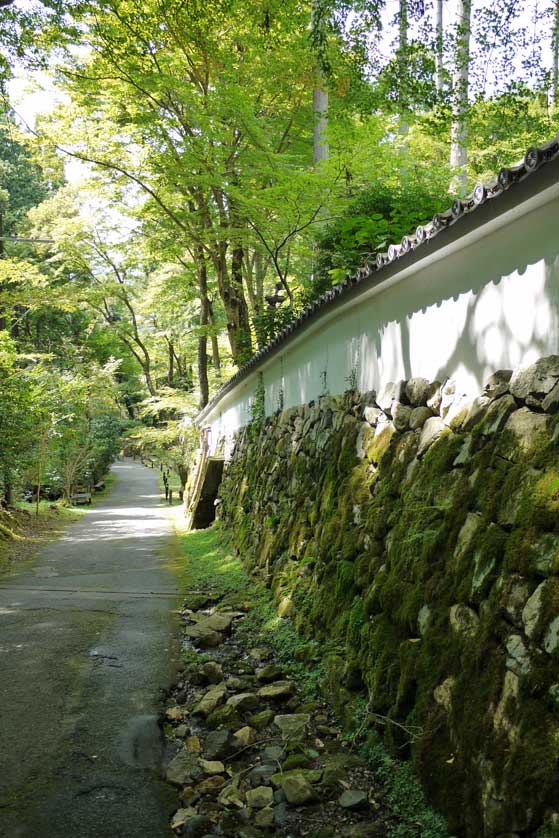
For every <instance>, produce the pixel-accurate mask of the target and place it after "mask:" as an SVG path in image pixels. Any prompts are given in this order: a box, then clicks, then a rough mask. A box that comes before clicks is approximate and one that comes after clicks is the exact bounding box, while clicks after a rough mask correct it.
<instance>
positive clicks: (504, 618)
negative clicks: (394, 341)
mask: <svg viewBox="0 0 559 838" xmlns="http://www.w3.org/2000/svg"><path fill="white" fill-rule="evenodd" d="M558 410H559V356H552V357H550V358H545V359H542V360H541V361H539V362H538V363H537V364H535V365H534V366H532V367H529V368H526V369H523V370H517V371H515V372H514V373H513V374H512V375H511V372H510V371H501V372H497V373H495V375H493V376H492V378H491V379H490V380H489V381H488V383H487V385H486V387H485V389H484V393H483V395H481V396H480V397H479V398H477V399H476V400H475V401H473V402H470V403H465V402H464V401H462V400H460V399H456V398H454V394H453V385H452V382H447V383H446V384H444V385H443V386H441V385H440V384H438V383H437V382H435V383H430V382H428V381H426V380H424V379H412V380H410V381H407V382H406V381H402V382H399V383H397V384H395V385H392V384H391V385H389V386H388V387H386V388H384V390H383V392H381V393H379V394H378V396H377V395H376V394H375V393H367V394H364V395H361V394H358V393H356V392H353V391H350V392H347V393H346V394H345V395H344V396H342V397H331V396H324V397H322V398H321V399H320V400H319V401H317V402H316V403H311V404H309V405H307V406H303V407H298V408H293V409H290V410H288V411H285V412H283V413H281V414H276V415H275V416H273V417H270V418H268V419H266V420H263V421H262V422H260V423H259V424H253V425H252V426H249V427H247V428H245V429H244V430H243V431H241V432H240V434H239V436H238V439H237V442H236V446H235V451H234V455H233V459H232V461H231V463H230V464H229V466H228V469H227V472H226V476H225V479H224V482H223V484H222V489H221V504H220V510H221V517H222V519H223V520H224V522H225V524H226V525H227V526H228V527H229V529H230V532H231V534H232V538H233V540H234V544H235V546H236V548H237V549H238V550H239V551H240V552H241V554H242V555H243V556H244V557H245V558H246V561H247V562H248V563H249V564H250V566H251V567H252V568H254V570H255V571H258V572H260V573H261V574H263V575H264V576H265V578H266V580H267V582H268V583H269V584H270V585H271V587H272V588H273V590H274V592H275V595H276V597H277V600H278V607H279V609H280V613H281V614H282V615H287V616H288V617H290V618H291V619H293V620H294V621H295V622H296V624H297V626H298V627H299V629H300V630H301V631H302V632H303V633H305V634H306V635H307V636H308V637H309V638H313V640H314V641H318V642H319V643H320V644H321V646H322V648H323V651H326V653H327V654H326V664H327V668H326V671H327V675H326V681H325V689H327V690H329V691H330V693H331V695H332V696H333V698H334V700H335V702H336V703H337V706H338V709H339V711H340V712H341V714H342V715H343V714H344V712H345V714H346V716H347V715H348V714H351V713H352V712H353V711H354V709H355V707H356V706H358V704H359V701H358V697H359V696H363V695H364V694H365V695H366V696H367V701H368V704H367V712H368V718H369V721H370V722H371V723H372V724H374V723H375V722H381V723H382V724H381V725H379V730H381V731H382V733H383V735H384V736H385V739H386V741H387V743H388V745H389V746H391V747H394V748H396V749H399V753H400V754H401V753H405V752H406V750H408V751H409V752H410V753H411V756H412V758H413V759H414V761H415V764H416V766H417V769H418V771H419V774H420V776H421V777H422V779H423V781H424V784H425V786H426V788H427V790H428V792H429V794H430V797H431V800H432V801H433V803H434V804H435V805H436V806H438V807H439V808H440V809H441V810H442V811H444V812H445V813H446V814H447V815H448V816H449V818H450V828H451V830H452V831H454V832H455V833H457V834H460V835H467V836H476V837H477V836H480V835H483V836H487V837H488V838H489V836H491V838H493V836H500V835H503V836H504V835H507V836H508V835H509V833H517V832H520V833H522V834H523V835H524V834H531V833H532V832H535V831H536V830H537V829H538V828H539V827H540V826H541V824H542V823H544V822H549V821H550V820H551V822H554V820H559V815H557V812H559V785H558V783H557V776H558V775H557V769H558V766H559V446H558V440H559V421H558V420H559V415H558V414H557V411H558ZM309 648H311V649H312V648H313V644H312V643H310V644H309ZM356 699H357V700H356ZM362 705H363V699H362V698H361V706H362Z"/></svg>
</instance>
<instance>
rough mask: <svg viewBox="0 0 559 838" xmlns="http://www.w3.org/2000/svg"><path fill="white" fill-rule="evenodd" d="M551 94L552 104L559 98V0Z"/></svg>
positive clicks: (554, 17)
mask: <svg viewBox="0 0 559 838" xmlns="http://www.w3.org/2000/svg"><path fill="white" fill-rule="evenodd" d="M551 56H552V57H551V62H552V63H551V95H550V100H551V104H552V105H556V104H557V101H558V98H559V0H555V6H554V9H553V34H552V38H551Z"/></svg>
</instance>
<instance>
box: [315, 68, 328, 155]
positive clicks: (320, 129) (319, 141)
mask: <svg viewBox="0 0 559 838" xmlns="http://www.w3.org/2000/svg"><path fill="white" fill-rule="evenodd" d="M315 79H316V80H315V88H314V90H313V94H312V109H313V114H314V129H313V163H314V165H315V166H318V165H319V163H321V162H322V161H323V160H328V158H329V156H330V148H329V146H328V143H327V142H326V130H327V128H328V89H327V87H326V84H325V82H324V77H323V75H322V73H321V72H320V70H318V69H317V70H316V71H315Z"/></svg>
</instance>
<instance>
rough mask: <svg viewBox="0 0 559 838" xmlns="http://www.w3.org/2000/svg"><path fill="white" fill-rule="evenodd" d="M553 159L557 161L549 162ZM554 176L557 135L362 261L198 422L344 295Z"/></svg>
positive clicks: (225, 388)
mask: <svg viewBox="0 0 559 838" xmlns="http://www.w3.org/2000/svg"><path fill="white" fill-rule="evenodd" d="M554 161H555V163H556V165H554V166H549V164H550V163H552V162H554ZM555 169H557V172H556V171H555ZM554 177H557V178H559V134H557V135H556V136H555V137H554V138H553V139H552V140H550V142H548V143H546V144H545V145H543V146H539V147H536V146H534V147H532V148H529V149H528V151H527V152H526V154H525V155H524V157H523V159H522V160H521V161H520V162H519V163H518V164H516V165H515V166H511V167H510V168H504V169H501V171H500V172H499V174H498V175H497V177H496V178H494V179H493V180H492V181H491V182H490V183H488V184H481V183H480V184H478V185H477V186H476V187H475V188H474V190H473V191H472V192H471V194H470V195H468V196H467V197H466V198H463V199H460V198H456V199H455V200H454V201H453V202H452V204H451V206H450V207H449V208H448V209H447V210H446V212H443V213H440V214H437V215H435V216H433V218H432V219H431V221H430V222H429V223H428V224H425V225H422V226H420V227H417V229H416V230H415V232H414V233H412V234H409V235H407V236H404V237H403V238H402V240H401V241H400V243H399V244H391V245H390V247H389V248H388V250H387V251H386V252H385V253H379V254H377V256H376V258H375V259H374V260H367V261H365V262H364V263H363V265H361V266H360V267H359V268H358V269H357V271H356V273H355V274H353V275H350V276H348V277H347V279H346V280H345V281H344V282H342V283H340V284H339V285H336V286H334V287H333V288H331V289H329V290H328V291H327V292H326V293H325V294H323V295H322V296H321V297H318V298H317V299H316V300H315V301H314V302H313V303H311V305H309V306H307V308H305V309H304V310H303V311H302V312H301V313H300V314H299V315H298V316H297V317H296V318H295V319H294V320H293V321H292V322H291V323H290V324H289V325H288V326H286V327H285V328H284V329H283V330H282V331H281V332H280V333H279V334H278V335H277V336H276V337H275V338H274V339H273V340H272V341H270V343H269V344H267V345H266V346H265V347H263V348H262V349H259V350H258V351H257V352H256V353H255V354H254V355H253V356H252V358H251V359H250V360H249V361H247V363H246V364H244V365H243V366H242V367H241V368H240V369H239V370H238V371H237V372H236V373H235V375H234V376H232V378H230V379H229V380H228V381H226V382H225V384H223V385H222V386H221V387H220V388H219V390H218V391H217V393H216V394H215V395H214V396H213V398H212V399H211V401H210V402H209V403H208V404H207V405H206V407H205V408H204V409H203V410H201V411H200V413H199V414H198V416H197V417H196V422H197V424H200V422H201V421H203V419H204V418H205V416H207V415H208V414H209V413H210V412H211V411H212V410H213V408H214V407H215V406H216V405H217V404H218V402H219V401H220V400H221V399H222V398H223V396H225V395H226V394H227V393H228V392H229V391H230V390H232V389H233V387H235V386H236V385H237V384H239V383H240V382H241V381H242V380H243V379H244V378H246V377H247V376H248V375H249V374H250V373H252V372H253V371H254V370H255V368H257V367H258V366H259V365H260V364H261V363H262V362H263V361H264V360H265V359H266V360H267V359H268V358H269V357H270V356H271V355H273V354H276V353H277V352H278V351H279V350H280V349H282V348H284V347H285V345H286V344H288V343H289V341H290V339H291V338H292V336H293V335H295V334H296V333H299V332H300V331H301V330H303V329H304V328H305V327H306V326H307V324H308V323H309V322H310V321H312V320H315V319H316V318H317V317H319V316H320V315H322V314H323V313H324V312H325V311H326V310H328V309H329V308H331V307H332V306H336V305H338V304H339V303H340V302H341V301H342V300H343V301H345V300H346V299H348V298H349V297H351V296H355V295H356V294H359V293H361V290H364V288H365V287H367V288H368V287H370V286H371V285H377V284H380V283H381V282H383V280H384V279H385V278H386V276H387V275H388V273H390V274H392V273H394V272H395V270H400V268H401V267H402V268H403V267H407V266H408V265H410V264H412V263H413V262H414V261H416V260H418V259H419V258H421V257H422V255H423V252H424V249H425V248H426V247H429V246H431V247H432V248H438V247H443V246H444V245H446V244H448V242H449V240H450V236H452V238H461V237H462V236H464V235H466V234H467V233H469V232H470V231H471V230H472V229H474V228H475V227H479V226H481V225H483V224H485V223H487V222H488V221H489V220H491V219H492V218H494V217H496V216H497V215H500V214H502V213H504V212H506V211H507V210H509V209H511V208H512V207H514V206H516V205H518V204H521V203H522V202H523V201H525V200H527V199H528V198H529V197H531V196H532V195H533V194H536V193H537V192H539V191H540V190H542V189H544V188H546V187H547V186H549V185H551V183H553V182H554V180H553V178H554ZM435 239H436V241H434V240H435ZM396 263H397V264H396Z"/></svg>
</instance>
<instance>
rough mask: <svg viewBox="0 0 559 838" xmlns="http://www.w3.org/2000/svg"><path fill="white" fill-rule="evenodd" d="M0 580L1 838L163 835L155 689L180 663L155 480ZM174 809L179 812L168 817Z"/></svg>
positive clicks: (131, 467) (168, 800) (131, 486)
mask: <svg viewBox="0 0 559 838" xmlns="http://www.w3.org/2000/svg"><path fill="white" fill-rule="evenodd" d="M113 471H114V473H115V475H116V477H117V482H116V484H115V486H114V487H113V489H112V490H111V492H110V494H109V495H108V496H107V497H106V498H103V499H102V500H100V501H98V502H96V503H95V504H94V506H93V507H91V508H88V510H87V512H86V514H85V515H84V516H83V517H82V518H81V519H80V520H79V521H77V522H76V523H74V524H71V525H70V526H69V527H68V529H67V530H66V532H65V534H64V536H63V537H62V538H61V539H59V540H58V541H54V542H51V543H50V544H48V545H46V546H45V547H44V548H43V549H42V550H41V553H40V555H39V557H38V558H36V559H34V560H33V561H32V562H23V563H21V564H19V565H18V567H16V568H15V569H14V570H13V571H12V572H10V573H8V574H4V575H2V576H0V836H1V837H2V838H160V836H169V835H170V834H171V833H170V830H169V828H168V817H169V814H170V812H171V810H172V808H173V803H174V801H175V795H174V792H173V791H172V790H171V789H170V788H169V787H168V786H167V785H166V784H165V783H164V782H163V781H162V780H161V763H162V749H163V743H162V739H161V736H160V731H159V728H158V726H157V709H158V708H157V703H158V700H159V690H160V689H161V688H165V687H166V686H168V685H169V683H170V681H171V678H172V674H173V671H172V670H173V660H174V658H175V656H176V648H175V640H174V634H175V633H174V616H173V615H174V611H175V609H176V606H177V586H176V582H175V578H174V576H173V574H172V572H171V570H169V569H168V567H167V560H168V559H169V558H170V557H171V554H172V551H173V550H174V549H175V540H174V539H175V537H174V535H173V532H172V526H171V523H170V521H169V519H168V518H167V517H166V514H165V509H164V507H163V506H162V505H161V503H160V496H159V490H158V483H157V474H156V473H155V472H153V471H151V470H150V469H147V468H144V467H143V466H141V465H139V464H137V463H134V462H132V461H130V460H125V461H122V462H119V463H117V464H116V465H115V466H114V467H113ZM175 808H176V807H175Z"/></svg>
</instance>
